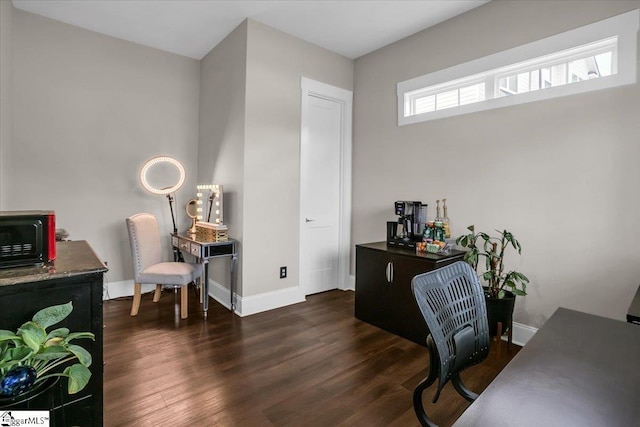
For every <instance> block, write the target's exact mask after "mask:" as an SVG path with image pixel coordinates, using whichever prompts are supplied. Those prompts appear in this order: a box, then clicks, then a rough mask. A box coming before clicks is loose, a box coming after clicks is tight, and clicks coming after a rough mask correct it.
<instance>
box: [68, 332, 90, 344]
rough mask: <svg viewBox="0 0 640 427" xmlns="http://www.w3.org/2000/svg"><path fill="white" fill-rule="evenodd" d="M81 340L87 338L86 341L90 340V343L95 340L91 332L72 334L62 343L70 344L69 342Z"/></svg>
mask: <svg viewBox="0 0 640 427" xmlns="http://www.w3.org/2000/svg"><path fill="white" fill-rule="evenodd" d="M83 338H88V339H90V340H92V341H95V340H96V337H95V335H94V334H93V333H92V332H72V333H70V334H69V336H68V337H67V338H66V339H65V340H64V343H65V344H68V343H69V342H71V340H76V339H83Z"/></svg>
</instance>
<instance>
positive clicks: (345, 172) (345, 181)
mask: <svg viewBox="0 0 640 427" xmlns="http://www.w3.org/2000/svg"><path fill="white" fill-rule="evenodd" d="M300 87H301V89H302V90H301V120H300V177H302V145H303V144H304V143H306V142H308V140H309V135H308V126H307V120H308V113H309V103H308V102H307V100H308V97H309V96H315V97H319V98H324V99H327V100H330V101H334V102H338V103H340V104H341V105H342V120H341V123H342V129H341V141H340V147H341V153H340V206H339V212H340V213H339V215H340V218H339V221H338V289H343V290H344V289H348V288H350V286H349V265H350V256H351V150H352V148H351V144H352V135H351V132H352V110H353V92H351V91H348V90H346V89H342V88H339V87H336V86H331V85H329V84H326V83H322V82H318V81H315V80H311V79H308V78H306V77H302V78H301V81H300ZM300 182H301V183H302V180H301V179H300ZM300 196H302V185H301V186H300ZM304 224H305V221H304V215H303V214H302V197H300V203H299V239H298V240H299V246H298V266H300V267H301V263H300V260H301V258H302V257H301V256H300V254H301V252H302V250H303V248H304V241H303V240H304V239H303V235H304V234H303V231H304V230H303V227H304ZM302 277H303V271H302V268H299V270H298V283H299V285H300V288H301V290H302V292H303V294H304V295H307V294H306V292H307V291H306V289H305V287H304V285H305V284H304V283H303V281H302V280H301V279H302Z"/></svg>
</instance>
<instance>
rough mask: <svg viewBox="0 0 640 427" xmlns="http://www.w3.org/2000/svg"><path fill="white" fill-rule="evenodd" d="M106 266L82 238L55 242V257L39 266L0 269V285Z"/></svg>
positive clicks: (97, 269) (100, 270) (98, 270)
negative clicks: (53, 259)
mask: <svg viewBox="0 0 640 427" xmlns="http://www.w3.org/2000/svg"><path fill="white" fill-rule="evenodd" d="M106 271H108V268H107V266H106V265H104V263H103V262H102V261H100V259H99V258H98V257H97V256H96V254H95V252H94V251H93V249H92V248H91V246H89V243H87V242H86V241H84V240H75V241H63V242H57V243H56V259H55V261H53V262H49V263H45V264H44V265H41V266H39V267H36V266H34V267H15V268H6V269H0V286H10V285H17V284H20V283H30V282H41V281H44V280H52V279H60V278H64V277H71V276H77V275H80V274H87V273H104V272H106Z"/></svg>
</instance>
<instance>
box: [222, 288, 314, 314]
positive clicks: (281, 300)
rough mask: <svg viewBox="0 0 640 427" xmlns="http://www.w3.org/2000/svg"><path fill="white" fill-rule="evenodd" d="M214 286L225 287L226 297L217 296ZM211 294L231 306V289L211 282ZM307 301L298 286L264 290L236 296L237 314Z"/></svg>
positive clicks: (259, 311)
mask: <svg viewBox="0 0 640 427" xmlns="http://www.w3.org/2000/svg"><path fill="white" fill-rule="evenodd" d="M214 288H222V289H224V294H225V295H224V297H223V299H222V301H220V299H219V298H218V297H217V296H216V295H217V292H218V291H214V295H211V294H212V292H211V290H212V289H214ZM209 289H210V291H209V295H211V297H212V298H214V299H216V301H219V302H220V303H221V304H222V305H224V306H225V307H229V290H228V289H226V288H224V287H222V286H221V285H220V284H218V283H210V285H209ZM304 301H306V299H305V296H304V293H303V292H302V291H301V290H300V288H299V287H298V286H293V287H291V288H286V289H279V290H277V291H272V292H264V293H261V294H257V295H251V296H248V297H241V296H236V314H237V315H238V316H240V317H244V316H250V315H252V314H256V313H261V312H263V311H268V310H274V309H276V308H281V307H286V306H288V305H292V304H297V303H300V302H304Z"/></svg>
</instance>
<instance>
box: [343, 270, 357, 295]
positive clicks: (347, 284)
mask: <svg viewBox="0 0 640 427" xmlns="http://www.w3.org/2000/svg"><path fill="white" fill-rule="evenodd" d="M340 289H342V290H343V291H354V292H355V290H356V276H354V275H353V274H350V275H348V276H347V278H346V279H345V281H344V284H343V286H342V288H340Z"/></svg>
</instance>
